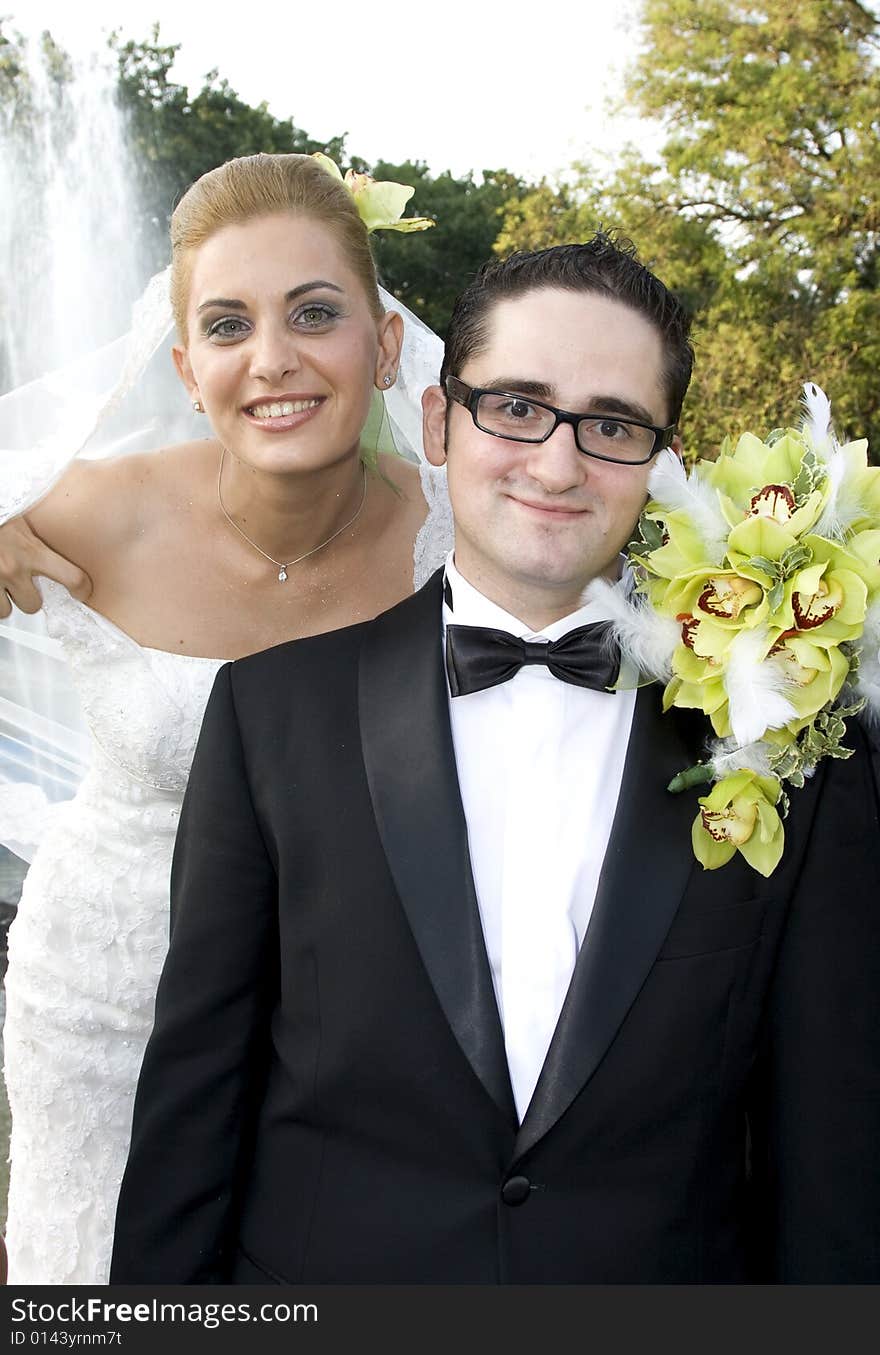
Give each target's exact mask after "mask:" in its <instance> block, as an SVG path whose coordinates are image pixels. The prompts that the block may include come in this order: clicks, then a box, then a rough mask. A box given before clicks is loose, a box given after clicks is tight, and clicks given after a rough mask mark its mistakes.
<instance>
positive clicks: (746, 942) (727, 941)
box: [657, 898, 769, 960]
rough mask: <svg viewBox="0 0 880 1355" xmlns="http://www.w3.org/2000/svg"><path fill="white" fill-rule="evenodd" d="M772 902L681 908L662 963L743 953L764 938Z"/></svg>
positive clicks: (671, 931)
mask: <svg viewBox="0 0 880 1355" xmlns="http://www.w3.org/2000/svg"><path fill="white" fill-rule="evenodd" d="M768 907H769V902H768V900H767V899H766V898H753V899H747V900H745V901H744V902H742V903H728V904H724V905H723V906H721V907H705V906H704V907H702V908H696V907H694V906H690V907H683V908H681V909H679V912H678V913H677V914H676V917H675V920H674V921H673V923H672V926H671V927H670V929H669V932H668V933H667V936H666V940H665V941H664V942H663V946H662V948H661V950H660V953H659V954H658V956H657V959H658V960H681V959H684V958H685V957H686V956H689V955H708V954H712V953H714V952H715V951H721V950H740V949H742V948H743V947H745V946H752V945H754V944H755V942H756V941H759V940H760V939H761V935H762V930H763V925H764V918H765V916H766V914H767V910H768Z"/></svg>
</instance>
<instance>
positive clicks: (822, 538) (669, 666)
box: [608, 384, 880, 876]
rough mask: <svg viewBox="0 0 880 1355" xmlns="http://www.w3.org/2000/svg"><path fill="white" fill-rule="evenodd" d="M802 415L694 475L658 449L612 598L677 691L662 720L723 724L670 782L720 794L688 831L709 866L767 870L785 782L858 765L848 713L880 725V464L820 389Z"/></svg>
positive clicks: (657, 673) (637, 654)
mask: <svg viewBox="0 0 880 1355" xmlns="http://www.w3.org/2000/svg"><path fill="white" fill-rule="evenodd" d="M804 403H805V407H806V414H805V418H804V421H803V427H802V428H800V429H797V430H795V429H779V430H775V431H774V432H772V433H770V434H769V435H768V436H767V438H766V439H765V440H763V441H762V440H761V439H760V438H758V437H756V436H755V435H754V434H753V433H744V434H743V435H742V437H741V438H740V439H739V441H738V442H737V443H736V445H735V446H732V445H731V443H730V440H729V439H728V440H726V441H725V443H724V444H723V446H722V448H721V451H720V455H719V456H718V458H717V460H714V461H703V460H701V461H698V462H697V463H696V465H695V467H694V468H693V470H692V472H691V474H690V475H689V476H688V475H687V474H686V472H685V470H684V468H683V466H682V465H681V463H680V461H679V460H678V458H677V457H676V456H675V455H674V454H673V453H672V452H668V451H667V452H664V453H662V454H661V458H659V459H658V463H657V464H656V465H655V467H654V468H653V470H652V472H651V477H650V479H649V482H648V483H649V492H650V494H651V496H652V497H651V500H650V502H649V503H648V504H647V506H646V508H645V510H644V513H643V514H642V517H641V519H640V522H639V528H638V535H637V539H636V540H635V541H634V542H633V543H632V544H631V546H630V561H631V565H632V569H633V576H634V581H635V583H634V589H633V592H632V594H631V596H630V597H629V599H628V600H627V601H626V602H625V603H623V604H621V602H620V600H619V598H618V600H617V601H616V603H615V607H616V612H617V623H618V624H617V631H618V637H619V639H620V641H621V646H622V649H623V652H624V654H628V655H629V657H630V658H631V659H632V660H633V661H634V662H635V663H636V664H637V665H638V667H639V668H640V669H641V671H642V672H643V673H645V674H646V675H647V676H649V677H653V678H659V679H661V680H663V681H664V682H665V690H664V695H663V706H664V710H668V709H670V708H671V707H673V706H678V707H686V708H690V709H696V710H700V711H702V712H703V713H704V714H705V715H706V716H707V717H708V720H709V722H710V724H711V728H712V732H713V734H714V739H712V740H710V744H709V748H708V752H707V757H706V760H705V761H704V762H701V763H699V764H698V765H697V766H695V767H690V768H687V769H685V770H684V771H683V772H682V773H681V774H680V775H679V776H677V777H676V778H675V779H674V781H673V782H672V783H671V785H670V787H669V789H670V790H672V791H680V790H683V789H686V788H687V787H691V786H698V785H708V784H710V783H712V788H711V790H709V791H708V793H707V794H705V795H703V796H702V797H701V798H700V799H699V806H700V810H699V813H698V814H697V817H696V819H695V821H694V825H693V831H692V840H693V848H694V853H695V855H696V857H697V859H698V860H699V861H700V862H701V863H702V865H703V866H704V867H705V868H706V869H707V870H714V869H716V868H717V867H719V866H722V865H724V864H725V863H726V862H727V861H729V860H730V859H731V858H732V857H733V855H734V854H735V853H736V852H737V851H739V852H740V853H741V854H742V855H743V857H744V858H745V860H746V861H747V862H748V863H749V865H750V866H752V867H753V868H754V869H755V870H757V871H759V872H760V873H761V874H762V875H765V876H766V875H770V873H771V872H772V871H773V870H774V869H775V867H776V866H777V864H778V862H779V860H780V857H781V855H782V850H783V840H784V831H783V819H784V817H785V814H786V811H787V808H788V799H787V795H786V792H785V790H784V786H785V785H786V784H787V785H789V786H792V787H800V786H802V785H803V784H804V779H805V778H806V777H808V776H810V775H811V774H812V772H813V771H814V770H815V767H816V765H817V763H818V762H819V760H820V759H821V758H823V757H838V758H845V757H849V756H850V752H851V750H850V749H848V748H846V747H845V746H844V744H843V742H842V739H843V736H844V734H845V732H846V719H847V717H849V716H852V715H854V714H856V713H857V712H858V711H859V710H861V709H862V708H863V707H864V706H865V705H866V704H867V705H868V706H869V707H870V708H871V710H872V712H873V714H874V715H875V716H880V468H877V467H871V466H869V465H868V459H867V442H866V441H865V440H864V439H862V440H860V441H856V442H849V443H847V444H846V445H844V446H841V445H840V444H839V443H838V442H837V440H836V438H835V435H834V432H833V430H832V425H831V408H830V404H829V402H828V400H827V398H826V397H825V395H824V394H823V392H822V391H821V390H819V388H818V387H817V386H814V385H812V384H808V385H806V386H805V387H804ZM608 591H610V590H608Z"/></svg>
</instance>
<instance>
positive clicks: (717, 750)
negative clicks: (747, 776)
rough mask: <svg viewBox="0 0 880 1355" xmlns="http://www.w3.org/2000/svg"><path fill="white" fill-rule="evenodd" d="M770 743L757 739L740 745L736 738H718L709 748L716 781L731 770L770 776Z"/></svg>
mask: <svg viewBox="0 0 880 1355" xmlns="http://www.w3.org/2000/svg"><path fill="white" fill-rule="evenodd" d="M769 754H770V749H769V745H768V744H766V743H762V742H761V741H760V740H756V741H755V742H754V743H747V744H745V745H744V746H743V747H740V746H739V745H738V744H737V742H736V740H735V739H717V740H716V741H715V742H714V743H713V744H712V745H711V746H710V748H709V757H710V760H711V763H712V774H713V776H714V777H715V780H716V781H720V779H721V778H722V777H723V776H729V775H730V774H731V772H740V771H750V772H756V773H757V774H758V776H770V774H771V773H770V756H769Z"/></svg>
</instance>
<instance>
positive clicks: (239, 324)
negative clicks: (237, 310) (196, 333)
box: [205, 315, 250, 343]
mask: <svg viewBox="0 0 880 1355" xmlns="http://www.w3.org/2000/svg"><path fill="white" fill-rule="evenodd" d="M249 328H250V326H249V325H248V323H247V321H245V320H242V318H241V317H240V316H238V315H224V316H222V317H221V318H220V319H219V320H214V321H212V323H211V324H210V325H208V327H207V329H206V330H205V334H206V335H207V337H208V338H209V339H215V340H217V341H218V342H220V343H223V342H227V343H229V342H231V341H233V340H235V339H240V338H241V336H242V335H243V334H247V332H248V330H249Z"/></svg>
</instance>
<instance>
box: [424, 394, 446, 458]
mask: <svg viewBox="0 0 880 1355" xmlns="http://www.w3.org/2000/svg"><path fill="white" fill-rule="evenodd" d="M422 440H423V441H424V444H425V456H426V457H427V458H428V460H429V461H430V463H431V465H432V466H442V465H444V464H445V462H446V392H445V391H444V389H443V387H442V386H428V387H427V388H426V389H425V391H424V392H423V394H422Z"/></svg>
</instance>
